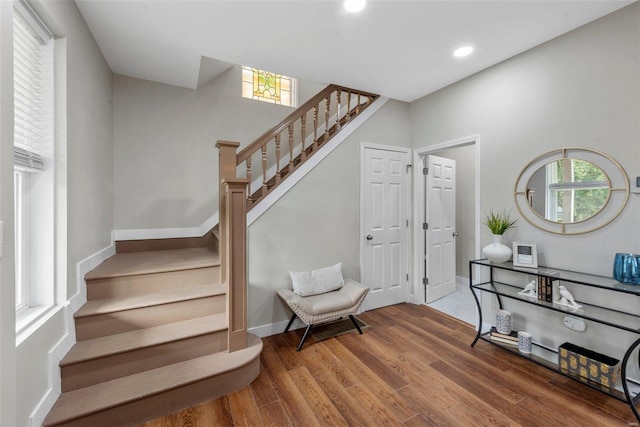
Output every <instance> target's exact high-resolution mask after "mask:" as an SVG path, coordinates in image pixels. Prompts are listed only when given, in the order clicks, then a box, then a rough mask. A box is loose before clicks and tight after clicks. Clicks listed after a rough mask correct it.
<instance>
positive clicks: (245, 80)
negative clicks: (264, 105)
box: [242, 66, 296, 107]
mask: <svg viewBox="0 0 640 427" xmlns="http://www.w3.org/2000/svg"><path fill="white" fill-rule="evenodd" d="M295 89H296V79H293V78H291V77H287V76H283V75H281V74H276V73H272V72H270V71H264V70H259V69H257V68H252V67H247V66H243V67H242V96H243V97H244V98H249V99H257V100H259V101H264V102H271V103H272V104H281V105H287V106H290V107H295V106H296V93H295V92H296V91H295Z"/></svg>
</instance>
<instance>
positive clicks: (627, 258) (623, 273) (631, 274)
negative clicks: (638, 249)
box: [613, 253, 640, 285]
mask: <svg viewBox="0 0 640 427" xmlns="http://www.w3.org/2000/svg"><path fill="white" fill-rule="evenodd" d="M613 278H614V279H616V280H617V281H618V282H623V283H631V284H634V285H640V255H635V254H624V253H617V254H616V256H615V258H614V260H613Z"/></svg>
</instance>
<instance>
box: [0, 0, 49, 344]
mask: <svg viewBox="0 0 640 427" xmlns="http://www.w3.org/2000/svg"><path fill="white" fill-rule="evenodd" d="M0 1H2V0H0ZM54 44H55V43H54V40H53V36H52V34H51V32H50V31H49V30H48V29H47V27H46V26H45V25H44V23H43V21H42V20H41V19H40V17H39V16H38V15H37V14H36V12H35V11H34V10H33V9H32V8H31V7H30V5H29V3H28V2H27V1H25V0H15V1H14V13H13V68H14V73H13V81H14V93H13V95H14V120H13V123H14V143H13V159H14V209H15V229H14V233H15V272H16V274H15V287H16V289H15V292H16V301H15V303H16V334H17V335H16V343H18V342H19V340H23V339H24V337H26V336H28V334H29V333H31V332H32V331H33V328H32V327H31V326H32V325H35V324H37V322H38V321H39V319H41V318H43V316H46V315H47V313H49V312H51V310H50V309H51V308H52V307H54V306H55V304H56V303H57V302H59V301H58V300H57V299H56V295H57V294H56V291H57V283H56V281H55V270H54V265H55V264H54V263H55V245H56V237H55V229H54V227H55V226H54V224H55V197H56V195H55V191H54V189H55V168H56V164H55V156H54V152H55V150H54V98H53V96H54ZM20 342H21V341H20Z"/></svg>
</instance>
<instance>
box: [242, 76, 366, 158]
mask: <svg viewBox="0 0 640 427" xmlns="http://www.w3.org/2000/svg"><path fill="white" fill-rule="evenodd" d="M338 89H340V90H342V91H344V92H348V93H352V92H357V93H358V94H359V95H361V96H367V97H370V98H372V99H376V98H377V97H378V95H375V94H373V93H368V92H363V91H360V90H357V91H356V90H353V89H349V88H346V87H344V86H338V85H334V84H330V85H329V86H327V87H326V88H324V89H322V90H321V91H320V92H318V93H317V94H316V95H314V96H313V97H312V98H311V99H309V100H308V101H306V102H305V103H304V104H302V105H301V106H300V107H298V108H297V109H296V110H295V111H294V112H293V113H291V114H289V115H288V116H287V117H285V118H284V120H282V121H281V122H280V123H278V124H277V125H275V126H274V127H272V128H271V129H269V130H268V131H266V132H265V133H263V134H262V135H260V136H259V137H258V138H257V139H256V140H255V141H253V142H252V143H251V144H249V145H247V146H246V147H245V148H243V149H242V150H241V151H240V152H239V153H238V158H237V160H236V165H239V164H241V163H242V162H244V161H245V160H247V158H248V157H250V156H251V155H252V154H254V153H255V152H256V151H258V150H259V149H260V147H261V146H263V145H264V144H266V143H267V142H269V141H271V140H272V139H273V138H275V136H276V135H279V134H280V133H282V132H284V131H285V130H286V129H287V128H288V127H289V126H290V125H291V124H293V123H295V122H296V121H297V120H298V119H300V118H301V117H302V116H303V115H306V114H307V113H308V112H309V111H311V110H313V107H314V106H316V105H318V104H319V103H320V102H322V101H323V100H325V99H326V98H327V96H329V95H331V94H332V93H333V92H335V91H337V90H338Z"/></svg>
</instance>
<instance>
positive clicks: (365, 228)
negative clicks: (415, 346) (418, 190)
mask: <svg viewBox="0 0 640 427" xmlns="http://www.w3.org/2000/svg"><path fill="white" fill-rule="evenodd" d="M362 163H363V164H362V168H361V170H362V191H361V207H362V209H361V224H362V225H361V233H360V234H361V239H362V240H361V242H362V246H361V254H362V255H361V268H360V269H361V274H360V276H361V281H362V284H363V285H365V286H368V287H369V288H370V289H371V290H370V291H369V295H368V296H367V300H366V301H365V308H366V309H368V310H371V309H374V308H379V307H384V306H387V305H391V304H398V303H400V302H406V301H407V296H408V288H409V266H408V248H409V246H408V227H409V220H408V214H407V212H408V206H407V205H408V194H409V192H408V182H409V175H408V170H407V169H408V167H407V165H408V164H409V151H396V150H394V149H391V148H389V149H382V148H372V147H367V146H363V155H362Z"/></svg>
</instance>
